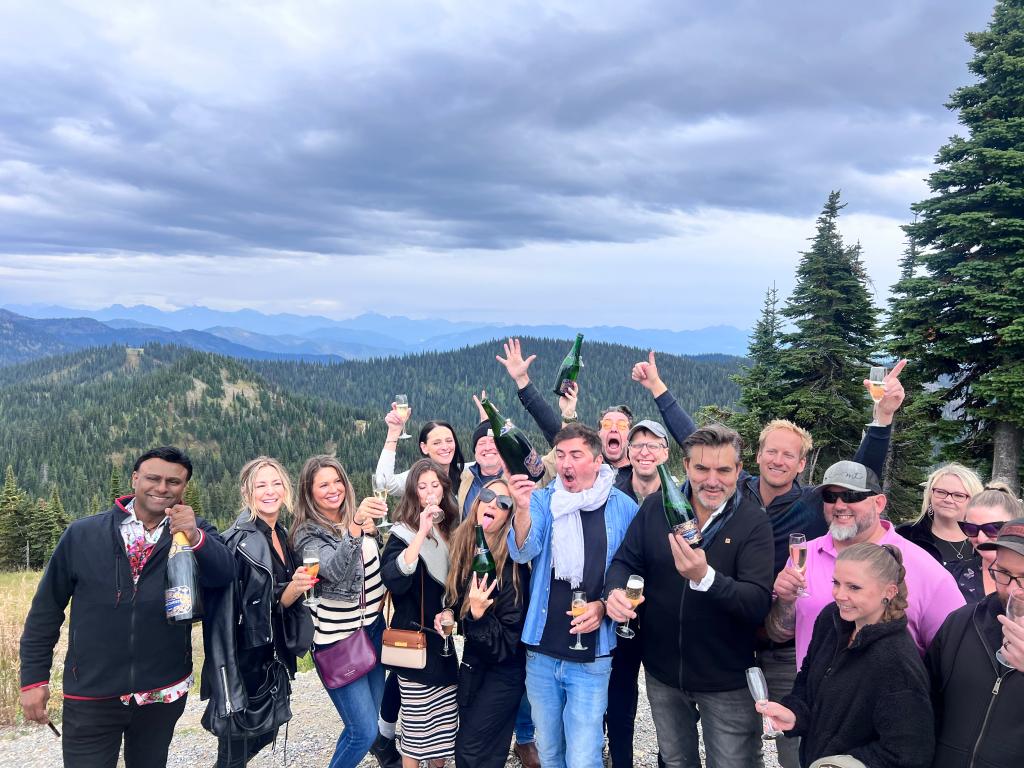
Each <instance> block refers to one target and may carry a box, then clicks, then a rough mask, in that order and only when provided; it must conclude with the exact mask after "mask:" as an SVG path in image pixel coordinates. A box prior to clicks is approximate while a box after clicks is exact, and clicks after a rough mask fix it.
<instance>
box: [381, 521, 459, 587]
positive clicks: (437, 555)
mask: <svg viewBox="0 0 1024 768" xmlns="http://www.w3.org/2000/svg"><path fill="white" fill-rule="evenodd" d="M433 534H434V535H433V537H430V536H428V537H427V538H425V539H424V540H423V544H422V545H420V560H421V561H423V564H424V565H425V566H426V567H427V573H428V574H430V578H432V579H433V580H434V581H436V582H437V583H438V584H440V585H441V586H444V584H445V581H446V580H447V578H448V544H447V543H446V542H445V540H444V539H442V538H441V534H440V533H438V531H437V528H436V527H435V528H434V529H433ZM391 535H392V536H395V537H397V538H399V539H401V540H402V541H404V542H405V543H406V544H410V545H411V544H412V540H413V539H415V538H416V531H414V530H413V529H412V528H410V527H409V526H407V525H406V524H405V523H395V524H394V525H393V526H391ZM399 557H401V555H399Z"/></svg>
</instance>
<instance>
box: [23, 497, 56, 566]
mask: <svg viewBox="0 0 1024 768" xmlns="http://www.w3.org/2000/svg"><path fill="white" fill-rule="evenodd" d="M26 533H27V537H26V538H27V539H28V563H27V565H28V567H29V568H30V569H34V570H38V569H39V568H42V567H43V566H44V565H45V564H46V561H47V560H48V559H49V558H50V554H51V553H52V552H53V547H54V545H55V544H56V542H55V541H54V538H53V512H52V510H51V509H50V504H49V502H47V501H46V499H36V501H35V504H33V505H31V515H30V517H29V519H28V524H27V526H26Z"/></svg>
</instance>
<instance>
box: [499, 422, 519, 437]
mask: <svg viewBox="0 0 1024 768" xmlns="http://www.w3.org/2000/svg"><path fill="white" fill-rule="evenodd" d="M515 428H516V425H515V424H513V423H512V419H505V423H504V424H502V425H501V431H500V432H498V437H501V436H502V435H507V434H508V433H509V432H511V431H512V430H513V429H515Z"/></svg>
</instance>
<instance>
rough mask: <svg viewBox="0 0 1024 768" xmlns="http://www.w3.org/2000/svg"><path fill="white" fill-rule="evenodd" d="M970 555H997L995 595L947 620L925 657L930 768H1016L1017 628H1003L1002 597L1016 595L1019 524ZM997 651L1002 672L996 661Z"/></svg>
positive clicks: (1021, 552) (1020, 657)
mask: <svg viewBox="0 0 1024 768" xmlns="http://www.w3.org/2000/svg"><path fill="white" fill-rule="evenodd" d="M978 549H994V550H996V552H997V555H996V562H995V565H993V566H992V568H991V571H990V574H991V576H992V579H993V581H995V583H996V591H995V592H993V593H992V594H991V595H989V596H988V597H986V598H985V599H984V600H982V601H981V602H980V603H969V604H967V605H965V606H964V607H963V608H959V609H958V610H955V611H953V613H951V614H949V616H948V617H947V618H946V620H945V622H943V624H942V627H941V628H940V629H939V631H938V634H936V635H935V638H934V639H933V640H932V644H931V645H930V646H929V648H928V653H927V654H926V656H925V666H926V667H927V668H928V674H929V676H930V677H931V681H932V705H933V707H934V709H935V721H936V722H935V732H936V735H937V739H936V744H935V762H934V763H932V766H933V768H961V767H962V766H975V765H976V766H985V768H1019V766H1020V765H1021V763H1022V761H1024V727H1021V712H1024V653H1021V651H1022V649H1021V648H1020V645H1021V644H1024V628H1022V627H1020V625H1017V626H1016V627H1008V628H1004V627H1007V623H1008V622H1007V619H1006V615H1005V613H1006V599H1007V596H1008V595H1009V594H1010V592H1011V591H1013V592H1015V594H1017V595H1022V596H1024V518H1018V519H1016V520H1011V521H1010V522H1008V523H1006V524H1005V525H1004V526H1003V527H1002V529H1001V530H1000V531H999V536H998V538H997V539H996V540H995V541H991V542H986V543H984V544H980V545H979V546H978ZM1000 646H1002V650H1003V658H1004V659H1005V660H1006V663H1007V665H1009V666H1007V665H1004V664H1001V663H1000V662H998V661H996V651H998V650H999V648H1000ZM1015 646H1017V647H1016V648H1015Z"/></svg>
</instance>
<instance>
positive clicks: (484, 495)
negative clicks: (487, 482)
mask: <svg viewBox="0 0 1024 768" xmlns="http://www.w3.org/2000/svg"><path fill="white" fill-rule="evenodd" d="M495 499H497V502H496V503H497V505H498V508H499V509H504V510H505V511H506V512H511V511H512V497H511V496H505V495H504V494H497V493H495V492H494V491H492V490H491V489H490V488H484V489H483V490H481V491H480V501H482V502H483V503H484V504H490V503H491V502H492V501H494V500H495Z"/></svg>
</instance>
